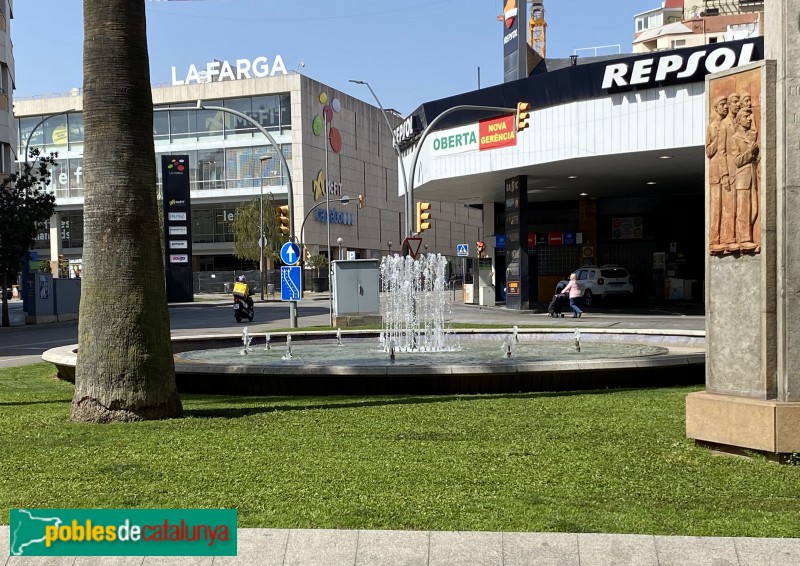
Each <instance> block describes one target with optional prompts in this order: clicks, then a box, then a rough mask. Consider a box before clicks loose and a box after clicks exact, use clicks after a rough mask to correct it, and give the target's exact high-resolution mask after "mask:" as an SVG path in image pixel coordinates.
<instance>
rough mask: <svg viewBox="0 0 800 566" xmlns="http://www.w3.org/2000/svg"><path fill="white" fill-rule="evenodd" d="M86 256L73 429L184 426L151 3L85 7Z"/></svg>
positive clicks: (96, 0) (92, 1)
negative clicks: (153, 78)
mask: <svg viewBox="0 0 800 566" xmlns="http://www.w3.org/2000/svg"><path fill="white" fill-rule="evenodd" d="M83 23H84V44H83V93H84V95H83V120H84V169H83V171H84V183H85V184H84V210H83V218H84V248H83V265H84V270H83V277H82V278H83V282H82V293H81V304H80V316H79V320H78V362H77V367H76V374H75V393H74V395H73V398H72V419H73V420H78V421H89V422H111V421H133V420H142V419H158V418H167V417H176V416H180V415H181V414H182V406H181V402H180V399H179V397H178V393H177V388H176V385H175V364H174V361H173V358H172V349H171V344H170V329H169V316H168V311H167V297H166V289H165V277H164V262H163V258H162V255H161V244H160V240H161V235H160V234H159V231H158V212H157V209H156V169H155V162H156V159H155V150H154V146H153V100H152V94H151V91H150V64H149V57H148V53H147V34H146V24H145V2H144V0H84V3H83Z"/></svg>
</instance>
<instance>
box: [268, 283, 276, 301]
mask: <svg viewBox="0 0 800 566" xmlns="http://www.w3.org/2000/svg"><path fill="white" fill-rule="evenodd" d="M267 295H268V296H272V298H273V299H274V298H275V283H267Z"/></svg>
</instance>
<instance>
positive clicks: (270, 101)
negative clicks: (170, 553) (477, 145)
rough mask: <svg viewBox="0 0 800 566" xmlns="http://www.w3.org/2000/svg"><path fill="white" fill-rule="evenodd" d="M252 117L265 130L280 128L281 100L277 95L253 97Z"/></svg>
mask: <svg viewBox="0 0 800 566" xmlns="http://www.w3.org/2000/svg"><path fill="white" fill-rule="evenodd" d="M252 117H253V118H254V119H255V121H256V122H258V123H259V124H260V125H261V126H262V127H263V128H264V129H265V130H278V129H280V127H281V98H280V96H279V95H274V94H272V95H269V96H255V97H253V112H252Z"/></svg>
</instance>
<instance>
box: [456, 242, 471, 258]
mask: <svg viewBox="0 0 800 566" xmlns="http://www.w3.org/2000/svg"><path fill="white" fill-rule="evenodd" d="M456 250H457V252H458V257H466V256H468V255H469V244H457V245H456Z"/></svg>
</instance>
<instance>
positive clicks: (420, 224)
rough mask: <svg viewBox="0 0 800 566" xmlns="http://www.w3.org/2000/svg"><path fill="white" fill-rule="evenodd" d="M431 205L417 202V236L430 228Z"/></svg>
mask: <svg viewBox="0 0 800 566" xmlns="http://www.w3.org/2000/svg"><path fill="white" fill-rule="evenodd" d="M430 209H431V203H429V202H421V201H420V202H418V203H417V231H416V232H417V234H421V233H422V232H424V231H425V230H427V229H429V228H430V227H431V222H430V220H431V213H430V212H429V211H430Z"/></svg>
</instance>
